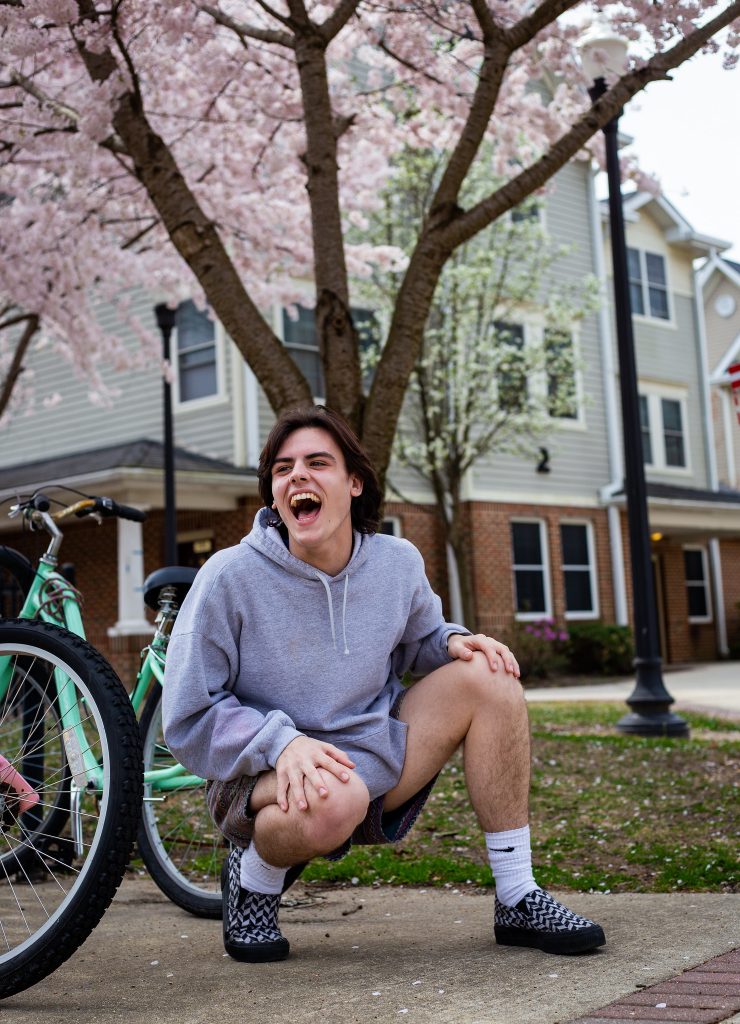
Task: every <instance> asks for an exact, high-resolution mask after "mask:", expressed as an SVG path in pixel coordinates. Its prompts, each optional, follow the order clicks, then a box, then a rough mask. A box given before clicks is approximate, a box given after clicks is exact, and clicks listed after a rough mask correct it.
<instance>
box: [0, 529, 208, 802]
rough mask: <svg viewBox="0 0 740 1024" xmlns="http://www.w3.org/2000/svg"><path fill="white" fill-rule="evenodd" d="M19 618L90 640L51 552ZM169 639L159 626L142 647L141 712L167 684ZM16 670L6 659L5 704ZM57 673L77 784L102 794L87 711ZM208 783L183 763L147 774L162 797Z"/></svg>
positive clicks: (57, 536) (0, 695) (0, 669)
mask: <svg viewBox="0 0 740 1024" xmlns="http://www.w3.org/2000/svg"><path fill="white" fill-rule="evenodd" d="M44 519H45V520H46V519H47V517H46V516H44ZM51 523H52V526H54V532H53V533H52V537H53V538H54V541H56V546H57V547H58V546H59V544H60V543H61V533H60V532H59V530H58V529H57V528H56V524H54V523H53V520H52V521H51ZM50 532H51V530H50ZM54 541H53V542H52V545H50V549H51V548H53V546H54ZM19 617H20V618H24V619H41V620H43V621H45V622H50V623H52V624H54V625H62V626H64V627H65V628H66V629H68V630H69V631H70V632H71V633H75V634H76V635H77V636H79V637H82V638H83V639H85V627H84V624H83V621H82V613H81V610H80V601H79V596H78V592H77V591H76V589H75V588H74V587H73V586H72V585H71V584H70V582H69V581H68V580H67V579H66V578H65V577H64V576H62V574H61V573H60V572H59V571H58V569H57V567H56V556H55V555H54V554H51V555H50V554H49V552H48V551H47V553H46V554H44V555H42V556H41V558H40V559H39V563H38V566H37V568H36V572H35V575H34V580H33V583H32V585H31V588H30V590H29V592H28V596H27V597H26V600H25V601H24V603H23V607H22V609H21V611H20V613H19ZM167 639H168V637H167V634H166V633H164V632H163V631H162V630H161V629H160V628H159V627H158V628H157V630H156V632H155V634H154V637H153V638H152V642H151V643H150V644H149V646H148V647H146V648H145V649H144V650H143V651H142V662H141V666H140V668H139V671H138V673H137V677H136V682H135V685H134V688H133V691H132V693H131V703H132V705H133V708H134V711H135V712H136V714H137V715H138V713H139V711H140V710H141V708H142V706H143V704H144V700H145V699H146V696H147V694H148V693H149V690H150V689H151V687H152V685H156V686H161V685H163V681H164V661H165V651H166V645H167ZM3 663H4V664H3ZM11 672H12V668H11V665H10V663H9V662H8V661H7V659H4V658H0V703H1V702H2V701H3V700H4V699H5V696H6V694H7V692H8V689H9V687H10V684H11ZM54 675H55V683H56V690H57V700H58V704H59V712H60V719H61V722H62V728H63V740H64V746H65V752H66V754H67V761H68V763H69V767H70V771H71V774H72V778H73V780H74V784H75V786H76V787H77V788H78V789H85V788H88V789H95V790H97V791H98V792H101V791H102V774H101V772H100V766H99V764H98V761H97V758H96V757H95V754H94V752H93V751H92V750H91V749H90V747H89V746H88V744H87V741H86V739H85V735H84V728H83V725H84V720H83V718H82V715H81V709H80V707H79V705H78V704H77V702H76V701H75V700H74V699H70V693H69V688H68V687H67V686H66V685H65V676H64V675H63V674H61V673H60V672H59V671H58V670H57V671H55V673H54ZM202 781H203V780H202V779H200V778H199V777H198V776H195V775H191V774H190V773H188V772H186V770H185V769H184V768H183V767H182V766H181V765H174V766H172V767H170V768H160V769H152V770H150V771H147V772H145V773H144V784H145V787H146V790H145V792H146V793H147V795H146V796H145V797H144V799H145V800H154V799H157V798H156V796H151V795H150V794H151V793H152V792H157V791H161V792H167V791H172V790H177V789H179V788H181V787H184V786H197V785H200V783H201V782H202Z"/></svg>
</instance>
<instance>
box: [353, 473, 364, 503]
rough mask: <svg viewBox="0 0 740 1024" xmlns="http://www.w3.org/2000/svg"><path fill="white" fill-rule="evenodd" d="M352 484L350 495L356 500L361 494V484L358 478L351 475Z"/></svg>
mask: <svg viewBox="0 0 740 1024" xmlns="http://www.w3.org/2000/svg"><path fill="white" fill-rule="evenodd" d="M351 479H352V483H351V484H350V494H351V495H352V497H353V498H357V497H359V496H360V495H361V494H362V488H363V482H362V480H361V479H360V477H359V476H355V474H354V473H353V474H352V478H351Z"/></svg>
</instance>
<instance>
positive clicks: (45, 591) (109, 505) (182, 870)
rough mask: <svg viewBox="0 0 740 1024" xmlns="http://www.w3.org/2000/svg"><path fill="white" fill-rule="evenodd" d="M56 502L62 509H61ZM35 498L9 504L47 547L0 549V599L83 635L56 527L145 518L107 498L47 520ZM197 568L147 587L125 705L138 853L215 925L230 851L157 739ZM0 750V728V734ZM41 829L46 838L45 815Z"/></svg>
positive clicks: (195, 782)
mask: <svg viewBox="0 0 740 1024" xmlns="http://www.w3.org/2000/svg"><path fill="white" fill-rule="evenodd" d="M58 504H61V503H58ZM50 508H51V502H50V500H49V498H48V497H47V496H46V495H44V494H41V493H36V494H34V495H33V496H32V497H31V498H30V499H28V500H27V501H24V502H19V503H18V504H17V505H15V506H13V507H12V509H11V512H10V515H11V516H22V517H23V519H24V521H25V522H26V523H27V524H28V525H29V526H30V528H31V529H32V530H45V531H46V532H47V533H48V534H50V537H51V540H50V543H49V546H48V548H47V550H46V552H45V553H44V554H43V555H42V556H41V558H40V559H39V562H38V565H37V567H36V568H34V567H33V566H32V565H31V563H30V562H29V561H28V559H26V558H25V556H23V555H21V554H20V553H19V552H17V551H14V550H13V549H11V548H7V547H3V546H0V577H2V579H3V580H4V593H5V594H6V595H7V594H9V593H11V592H13V591H15V593H16V594H17V595H18V602H19V603H20V602H21V601H22V606H21V608H20V611H19V612H18V615H19V616H20V617H21V618H24V619H41V620H43V621H45V622H51V623H55V624H58V625H62V626H64V627H66V628H67V629H68V630H70V631H71V632H72V633H74V634H76V635H77V636H80V637H84V635H85V633H84V626H83V620H82V610H81V597H80V594H79V592H78V591H77V589H76V588H75V587H74V586H73V585H72V584H71V583H70V581H69V580H68V579H66V578H65V577H64V576H63V575H62V574H61V572H59V570H58V569H57V565H58V556H59V549H60V547H61V545H62V541H63V539H64V535H63V532H62V530H61V529H60V526H59V524H60V523H61V522H62V521H63V520H64V519H67V518H69V517H71V516H76V517H86V516H91V515H92V516H94V517H95V518H96V519H98V521H101V520H102V519H104V518H111V517H121V518H128V519H134V520H136V521H142V520H143V519H144V518H145V513H143V512H141V511H140V510H139V509H134V508H129V507H127V506H124V505H119V504H118V503H116V502H115V501H113V500H112V499H110V498H102V497H95V496H85V497H84V498H83V499H82V500H80V501H76V502H74V503H73V504H71V505H62V507H60V508H59V509H58V510H57V511H56V512H54V513H51V512H50ZM195 573H196V570H195V569H188V568H182V567H176V566H175V567H168V568H163V569H158V570H157V571H156V572H153V573H151V574H150V576H148V577H147V579H146V580H145V582H144V600H145V602H146V604H147V606H148V607H149V608H151V609H152V610H154V611H155V612H156V620H155V630H154V636H153V637H152V640H151V642H150V644H149V645H148V647H146V648H145V649H144V651H143V652H142V660H141V665H140V668H139V671H138V674H137V677H136V680H135V681H134V684H133V687H132V689H131V694H130V699H131V704H132V706H133V708H134V711H135V712H136V714H137V716H138V718H139V728H140V731H141V738H142V746H143V758H144V799H143V806H142V816H141V826H140V828H139V834H138V846H139V851H140V853H141V857H142V860H143V861H144V864H145V866H146V868H147V870H148V871H149V873H150V875H151V876H152V878H153V879H154V881H155V882H156V884H157V885H158V886H159V888H160V889H161V890H162V892H164V893H165V895H166V896H167V897H168V898H169V899H170V900H172V902H173V903H175V904H177V905H178V906H179V907H181V908H182V909H183V910H186V911H188V912H189V913H191V914H195V915H196V916H199V917H211V918H220V917H221V913H222V902H221V880H220V872H221V864H222V861H223V859H224V858H225V856H226V854H227V853H228V847H227V844H226V842H225V840H224V839H223V837H222V836H221V834H220V833H219V832H218V830H217V829H216V828H215V826H214V825H213V823H212V821H211V819H210V817H209V815H208V811H207V808H206V803H205V797H204V791H205V781H204V780H203V779H201V778H199V777H198V776H194V775H191V774H190V773H188V772H187V771H186V770H185V769H184V768H183V767H182V766H181V765H180V764H179V763H178V762H177V761H176V760H175V759H174V757H173V756H172V755H171V754H170V752H169V750H168V749H167V745H166V744H165V742H164V737H163V734H162V683H163V678H164V665H165V655H166V651H167V643H168V640H169V636H170V633H171V631H172V626H173V624H174V622H175V619H176V617H177V612H178V610H179V607H180V604H181V603H182V600H183V598H184V597H185V595H186V593H187V592H188V589H189V588H190V585H191V584H192V582H193V580H194V578H195ZM0 752H2V729H1V727H0ZM47 819H48V820H45V821H44V823H43V828H44V832H45V833H48V834H49V835H51V836H53V834H54V828H55V821H56V819H55V818H54V816H53V814H52V813H51V809H50V811H49V814H48V815H47Z"/></svg>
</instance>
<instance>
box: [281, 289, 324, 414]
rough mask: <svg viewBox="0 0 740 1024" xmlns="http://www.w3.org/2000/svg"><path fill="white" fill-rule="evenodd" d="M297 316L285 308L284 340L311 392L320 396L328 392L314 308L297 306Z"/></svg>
mask: <svg viewBox="0 0 740 1024" xmlns="http://www.w3.org/2000/svg"><path fill="white" fill-rule="evenodd" d="M295 309H296V310H297V316H296V317H295V318H294V317H293V316H291V315H290V314H289V313H288V311H287V309H284V310H283V341H284V343H285V347H286V348H287V349H288V350H289V351H290V354H291V356H292V357H293V360H294V361H295V363H296V365H297V366H298V369H299V370H300V371H301V373H302V374H303V375H304V377H305V378H306V380H307V381H308V383H309V384H310V386H311V394H312V395H314V396H315V397H319V396H322V395H325V394H326V387H325V386H324V374H323V371H322V368H321V357H320V355H319V339H318V338H317V337H316V318H315V316H314V311H313V310H312V309H306V307H305V306H296V307H295Z"/></svg>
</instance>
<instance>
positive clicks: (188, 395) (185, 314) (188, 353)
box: [175, 299, 219, 405]
mask: <svg viewBox="0 0 740 1024" xmlns="http://www.w3.org/2000/svg"><path fill="white" fill-rule="evenodd" d="M175 327H176V329H177V400H178V402H179V403H180V404H181V405H182V404H183V403H185V402H193V401H195V400H196V399H199V398H210V397H211V396H213V395H217V394H218V391H219V387H218V372H217V354H216V324H215V322H214V321H213V320H211V318H210V317H209V316H208V314H207V313H205V312H202V311H201V310H199V309H198V308H197V307H196V305H195V303H194V302H192V301H191V300H190V299H188V301H187V302H181V303H180V305H179V306H178V307H177V312H176V314H175Z"/></svg>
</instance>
